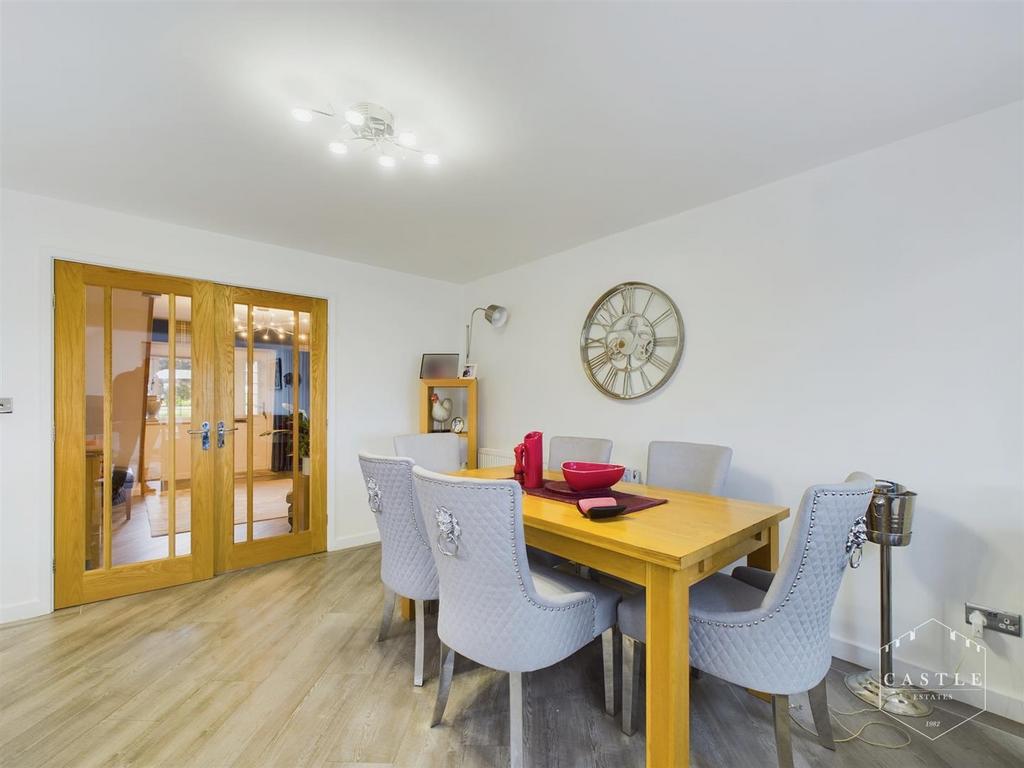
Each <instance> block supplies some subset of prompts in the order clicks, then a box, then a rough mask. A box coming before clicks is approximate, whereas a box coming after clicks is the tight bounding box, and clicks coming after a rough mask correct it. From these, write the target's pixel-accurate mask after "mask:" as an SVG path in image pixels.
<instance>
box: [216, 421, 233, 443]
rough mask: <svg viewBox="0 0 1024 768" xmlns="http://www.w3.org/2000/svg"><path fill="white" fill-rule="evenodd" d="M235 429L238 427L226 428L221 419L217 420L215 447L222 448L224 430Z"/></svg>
mask: <svg viewBox="0 0 1024 768" xmlns="http://www.w3.org/2000/svg"><path fill="white" fill-rule="evenodd" d="M237 431H238V427H231V428H228V427H225V426H224V422H223V421H218V422H217V447H218V448H223V447H224V433H225V432H237Z"/></svg>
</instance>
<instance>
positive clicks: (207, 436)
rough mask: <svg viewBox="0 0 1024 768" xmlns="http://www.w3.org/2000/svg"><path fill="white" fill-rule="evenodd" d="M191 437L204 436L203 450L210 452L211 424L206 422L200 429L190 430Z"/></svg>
mask: <svg viewBox="0 0 1024 768" xmlns="http://www.w3.org/2000/svg"><path fill="white" fill-rule="evenodd" d="M188 434H190V435H202V436H203V450H204V451H208V450H210V422H208V421H204V422H203V423H202V424H200V425H199V429H190V430H188Z"/></svg>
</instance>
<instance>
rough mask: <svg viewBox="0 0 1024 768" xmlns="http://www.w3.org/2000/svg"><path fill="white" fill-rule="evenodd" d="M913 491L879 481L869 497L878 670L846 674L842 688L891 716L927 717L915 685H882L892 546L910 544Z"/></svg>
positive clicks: (886, 672)
mask: <svg viewBox="0 0 1024 768" xmlns="http://www.w3.org/2000/svg"><path fill="white" fill-rule="evenodd" d="M916 499H917V494H916V493H914V492H913V491H909V490H907V488H906V487H904V486H902V485H900V484H899V483H894V482H891V481H889V480H879V481H877V482H876V483H875V493H874V496H872V498H871V506H870V507H869V508H868V514H867V518H866V521H865V522H866V524H867V537H868V540H869V541H873V542H874V543H875V544H877V545H878V547H879V549H880V550H881V553H880V558H879V570H880V582H879V584H880V587H881V593H882V599H881V606H882V616H881V640H880V643H879V671H878V672H877V673H876V672H874V671H873V670H868V671H866V672H858V673H856V674H852V675H848V676H847V677H846V687H847V688H849V689H850V691H851V693H853V694H854V695H855V696H857V697H858V698H859V699H861V700H862V701H865V702H867V703H868V704H874V705H875V706H877V707H878V708H879V709H881V710H884V711H885V712H888V713H890V714H893V715H903V716H907V717H927V716H928V715H930V714H931V713H932V709H933V707H932V706H931V705H930V704H928V703H927V702H926V701H924V700H923V699H922V698H921V696H920V695H918V694H917V692H916V690H917V689H915V688H907V687H901V686H898V685H886V684H885V681H887V680H888V681H890V682H892V681H894V678H893V674H892V650H893V642H892V548H893V547H905V546H907V545H908V544H910V534H911V524H912V522H913V519H914V502H915V500H916Z"/></svg>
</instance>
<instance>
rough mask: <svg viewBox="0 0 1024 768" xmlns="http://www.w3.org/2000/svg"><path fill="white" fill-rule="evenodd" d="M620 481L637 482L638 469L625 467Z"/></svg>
mask: <svg viewBox="0 0 1024 768" xmlns="http://www.w3.org/2000/svg"><path fill="white" fill-rule="evenodd" d="M622 481H623V482H625V483H639V482H641V481H642V480H641V475H640V470H639V469H633V468H631V467H626V471H625V472H623V473H622Z"/></svg>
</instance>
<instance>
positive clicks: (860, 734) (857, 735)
mask: <svg viewBox="0 0 1024 768" xmlns="http://www.w3.org/2000/svg"><path fill="white" fill-rule="evenodd" d="M962 662H963V660H962V659H961V663H962ZM957 667H958V668H959V665H957ZM831 671H835V672H838V673H839V674H843V671H842V670H841V669H836V667H832V668H831ZM793 709H803V705H802V704H798V705H797V706H795V707H791V708H790V711H789V717H790V719H791V720H792V721H793V722H794V723H796V724H797V726H799V727H800V729H801V730H804V731H806V732H807V733H810V734H813V735H814V736H817V735H818V734H817V733H816V732H815V731H813V730H812V729H810V728H808V727H807V726H806V725H804V724H803V723H801V722H800V721H799V720H797V719H796V717H794V716H793ZM877 711H878V709H877V708H875V707H865V708H863V709H854V710H852V711H850V712H843V711H841V710H838V709H836V708H835V707H833V706H831V705H830V706H829V708H828V714H829V717H830V718H831V719H832V720H833V721H834V722H835V724H836V725H838V726H839V727H840V728H842V729H843V730H844V731H846V732H847V733H848V734H850V735H849V736H846V737H844V738H842V739H833V741H835V743H836V744H845V743H846V742H849V741H861V742H863V743H865V744H869V745H871V746H872V747H881V748H882V749H903V748H904V747H907V746H909V745H910V742H911V741H912V739H911V737H910V733H908V732H907V731H906V729H904V728H900V727H899V726H898V725H895V724H894V723H890V722H885V721H883V720H869V721H868V722H866V723H864V724H863V725H862V726H861V727H860V728H858V729H857V730H856V731H851V730H850V729H849V728H847V727H846V725H845V724H844V723H843V721H842V720H840V719H839V718H840V717H852V716H854V715H862V714H865V713H867V712H877ZM872 725H875V726H879V727H881V728H891V729H892V730H894V731H896V733H898V734H899V735H900V736H902V737H903V738H904V739H905V741H903V742H901V743H899V744H886V743H884V742H881V741H872V740H871V739H868V738H866V737H865V736H864V731H866V730H867V729H868V728H870V727H871V726H872Z"/></svg>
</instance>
